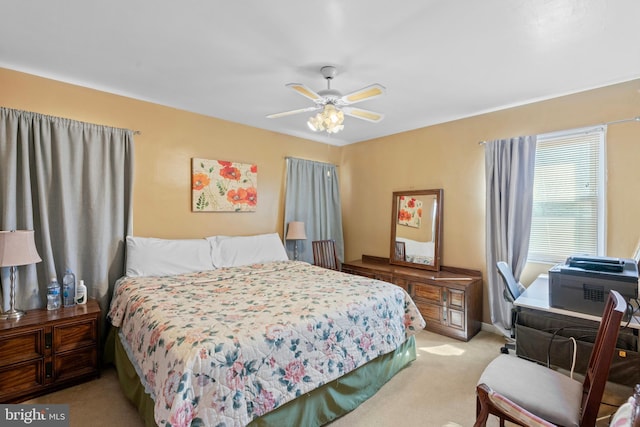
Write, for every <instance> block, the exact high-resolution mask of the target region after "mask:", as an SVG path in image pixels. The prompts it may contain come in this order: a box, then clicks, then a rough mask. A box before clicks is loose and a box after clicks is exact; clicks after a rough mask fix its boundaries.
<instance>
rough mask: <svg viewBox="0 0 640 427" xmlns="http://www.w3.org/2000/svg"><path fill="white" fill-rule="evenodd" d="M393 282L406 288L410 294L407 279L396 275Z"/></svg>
mask: <svg viewBox="0 0 640 427" xmlns="http://www.w3.org/2000/svg"><path fill="white" fill-rule="evenodd" d="M392 280H393V282H392V283H393V284H394V285H397V286H400V287H401V288H402V289H404V290H405V291H407V293H408V294H410V292H409V282H408V281H407V280H405V279H401V278H399V277H394V278H393V279H392Z"/></svg>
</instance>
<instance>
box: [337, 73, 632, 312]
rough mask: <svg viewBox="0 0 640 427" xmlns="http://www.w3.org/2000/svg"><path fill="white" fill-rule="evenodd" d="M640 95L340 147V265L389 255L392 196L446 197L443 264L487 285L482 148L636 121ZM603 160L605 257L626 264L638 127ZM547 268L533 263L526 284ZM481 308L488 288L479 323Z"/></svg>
mask: <svg viewBox="0 0 640 427" xmlns="http://www.w3.org/2000/svg"><path fill="white" fill-rule="evenodd" d="M639 89H640V80H635V81H631V82H627V83H624V84H618V85H613V86H609V87H606V88H601V89H596V90H592V91H588V92H583V93H580V94H575V95H570V96H565V97H561V98H557V99H553V100H548V101H544V102H538V103H535V104H530V105H526V106H522V107H518V108H510V109H507V110H503V111H498V112H494V113H489V114H483V115H480V116H476V117H471V118H468V119H463V120H457V121H453V122H449V123H445V124H441V125H437V126H431V127H426V128H422V129H418V130H415V131H412V132H405V133H401V134H397V135H393V136H389V137H385V138H380V139H376V140H372V141H366V142H362V143H358V144H353V145H350V146H346V147H344V148H343V150H342V159H341V162H340V163H341V167H342V174H341V179H342V181H341V184H342V189H343V192H342V198H343V210H344V212H345V215H344V230H345V245H346V258H347V259H356V258H359V257H360V256H361V254H363V253H364V254H370V255H378V256H388V252H389V233H390V227H391V207H392V203H391V198H392V193H393V192H394V191H398V190H418V189H430V188H443V189H444V203H443V212H444V220H443V244H442V247H443V257H442V260H443V264H444V265H450V266H456V267H468V268H474V269H479V270H482V271H483V275H484V276H485V277H486V274H485V272H486V267H485V232H484V224H485V184H484V148H483V146H482V145H479V144H478V142H479V141H483V140H493V139H498V138H507V137H511V136H519V135H533V134H539V133H545V132H551V131H557V130H563V129H572V128H578V127H583V126H589V125H595V124H600V123H603V122H607V121H613V120H618V119H623V118H630V117H635V116H638V115H640V93H639V92H638V90H639ZM607 156H608V158H607V168H608V185H607V215H608V219H607V228H608V235H607V254H608V255H610V256H618V257H630V256H631V255H632V253H633V250H634V248H635V246H636V243H637V242H638V239H640V223H639V222H638V217H639V216H640V197H638V196H637V194H636V191H637V190H636V189H637V188H639V186H640V163H639V162H640V123H638V122H631V123H625V124H615V125H611V126H609V129H608V132H607ZM549 267H550V266H549V265H545V264H529V265H528V266H527V268H526V269H525V272H524V274H523V277H522V278H521V279H522V281H523V283H525V284H528V283H530V282H531V281H533V279H534V278H535V277H536V276H537V275H538V274H539V273H540V272H544V271H546V270H548V269H549ZM487 306H488V305H487V297H486V286H485V301H484V307H485V310H484V316H483V317H484V321H485V322H489V311H488V309H487Z"/></svg>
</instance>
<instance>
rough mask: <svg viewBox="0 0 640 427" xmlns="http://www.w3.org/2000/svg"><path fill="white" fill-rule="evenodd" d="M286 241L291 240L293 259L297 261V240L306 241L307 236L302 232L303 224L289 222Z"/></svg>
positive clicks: (300, 222)
mask: <svg viewBox="0 0 640 427" xmlns="http://www.w3.org/2000/svg"><path fill="white" fill-rule="evenodd" d="M285 239H287V240H293V259H294V260H297V259H298V240H306V239H307V235H306V234H305V232H304V222H302V221H291V222H290V223H289V227H288V228H287V237H285Z"/></svg>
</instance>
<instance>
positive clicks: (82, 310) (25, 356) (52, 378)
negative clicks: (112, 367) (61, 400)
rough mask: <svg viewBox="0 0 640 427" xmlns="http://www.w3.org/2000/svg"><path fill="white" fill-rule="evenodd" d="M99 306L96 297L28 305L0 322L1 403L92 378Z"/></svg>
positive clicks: (97, 349) (95, 368)
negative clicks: (60, 305) (71, 303)
mask: <svg viewBox="0 0 640 427" xmlns="http://www.w3.org/2000/svg"><path fill="white" fill-rule="evenodd" d="M99 325H100V307H99V306H98V303H97V302H96V301H95V300H89V301H87V303H86V304H84V305H76V306H73V307H64V308H60V309H58V310H52V311H47V310H46V309H36V310H28V311H27V313H26V314H25V315H24V316H22V317H21V318H20V319H18V320H12V321H0V403H17V402H22V401H24V400H28V399H30V398H32V397H35V396H39V395H42V394H46V393H49V392H51V391H54V390H57V389H60V388H64V387H68V386H70V385H74V384H78V383H80V382H83V381H86V380H89V379H92V378H97V377H98V376H99V374H100V370H99V355H100V334H99Z"/></svg>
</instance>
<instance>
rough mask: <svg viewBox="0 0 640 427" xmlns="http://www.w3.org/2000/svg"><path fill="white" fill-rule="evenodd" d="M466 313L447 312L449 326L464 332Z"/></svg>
mask: <svg viewBox="0 0 640 427" xmlns="http://www.w3.org/2000/svg"><path fill="white" fill-rule="evenodd" d="M464 317H465V316H464V312H462V311H458V310H447V324H448V325H449V326H451V327H452V328H457V329H460V330H463V331H464V328H465V322H464Z"/></svg>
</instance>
